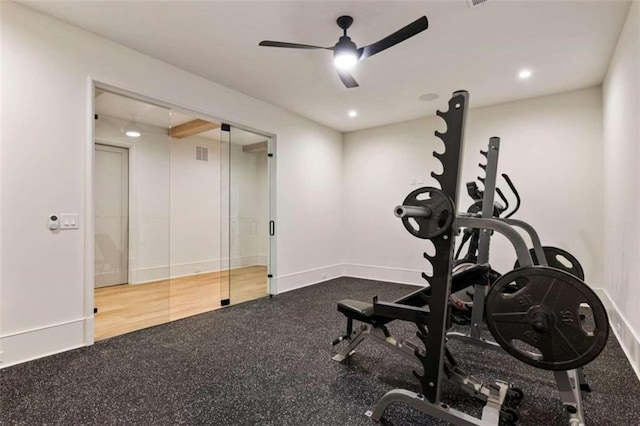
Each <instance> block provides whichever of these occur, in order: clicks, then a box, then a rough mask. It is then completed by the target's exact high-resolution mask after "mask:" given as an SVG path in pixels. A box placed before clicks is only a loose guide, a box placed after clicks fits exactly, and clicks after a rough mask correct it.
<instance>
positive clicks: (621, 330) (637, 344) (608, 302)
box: [593, 288, 640, 379]
mask: <svg viewBox="0 0 640 426" xmlns="http://www.w3.org/2000/svg"><path fill="white" fill-rule="evenodd" d="M593 290H594V291H595V292H596V294H597V295H598V297H600V300H602V303H603V304H604V306H605V308H606V309H607V314H608V315H609V324H610V325H611V330H612V331H613V334H615V336H616V338H617V339H618V342H619V343H620V346H621V347H622V350H623V351H624V354H625V355H626V356H627V359H628V360H629V363H630V364H631V367H633V371H635V373H636V376H638V379H640V336H638V335H637V334H636V332H635V331H634V330H633V328H632V327H631V325H630V324H629V321H627V319H626V318H625V316H624V315H623V314H622V313H621V312H620V309H618V306H617V305H616V304H615V302H614V301H613V299H611V297H610V296H609V293H607V291H606V290H604V289H600V288H594V289H593Z"/></svg>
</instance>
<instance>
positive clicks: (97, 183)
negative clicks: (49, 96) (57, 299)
mask: <svg viewBox="0 0 640 426" xmlns="http://www.w3.org/2000/svg"><path fill="white" fill-rule="evenodd" d="M94 188H95V222H94V232H95V248H94V261H95V270H94V274H95V282H94V286H95V288H99V287H108V286H112V285H119V284H127V283H128V282H129V150H128V149H125V148H119V147H114V146H108V145H102V144H96V145H95V180H94Z"/></svg>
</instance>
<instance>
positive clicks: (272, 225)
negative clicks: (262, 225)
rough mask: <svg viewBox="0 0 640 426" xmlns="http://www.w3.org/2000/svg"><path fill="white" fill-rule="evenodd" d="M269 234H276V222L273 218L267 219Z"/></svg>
mask: <svg viewBox="0 0 640 426" xmlns="http://www.w3.org/2000/svg"><path fill="white" fill-rule="evenodd" d="M269 235H270V236H272V237H273V236H274V235H276V223H275V222H274V221H273V220H270V221H269Z"/></svg>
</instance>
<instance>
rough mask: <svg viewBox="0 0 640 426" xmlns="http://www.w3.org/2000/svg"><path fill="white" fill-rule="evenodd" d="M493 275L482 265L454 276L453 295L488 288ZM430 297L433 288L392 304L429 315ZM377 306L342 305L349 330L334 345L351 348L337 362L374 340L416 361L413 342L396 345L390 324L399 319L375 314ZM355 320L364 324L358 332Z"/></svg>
mask: <svg viewBox="0 0 640 426" xmlns="http://www.w3.org/2000/svg"><path fill="white" fill-rule="evenodd" d="M491 271H492V269H491V266H490V265H489V264H480V265H474V266H472V267H470V268H469V269H466V270H464V271H460V272H457V273H455V274H453V275H452V277H451V293H455V292H457V291H460V290H464V289H465V288H468V287H470V286H473V285H474V284H481V283H484V284H487V283H488V282H489V273H490V272H491ZM423 276H424V274H423ZM430 296H431V288H430V287H424V288H421V289H419V290H416V291H414V292H412V293H409V294H407V295H406V296H403V297H401V298H399V299H397V300H395V301H393V302H392V304H394V305H400V306H403V307H414V308H421V310H422V311H421V312H422V314H423V315H429V307H428V304H429V298H430ZM375 302H376V298H374V301H373V302H372V303H370V302H362V301H359V300H352V299H344V300H341V301H340V302H338V312H340V313H342V314H343V315H344V316H346V317H347V330H346V333H345V334H344V336H340V337H338V338H337V339H335V340H334V341H333V342H332V345H333V346H336V345H337V344H338V343H340V342H342V341H344V340H348V341H349V344H348V345H347V346H346V347H345V348H344V349H343V350H342V351H340V352H339V353H338V354H336V355H335V356H334V357H333V360H334V361H338V362H342V361H344V360H345V359H347V358H348V357H350V356H351V355H353V353H354V352H355V348H356V346H358V345H359V344H360V343H361V342H362V341H363V340H364V339H366V338H372V339H374V340H375V341H377V342H378V343H382V344H383V345H386V346H390V347H391V348H392V349H395V350H397V351H399V352H400V353H401V354H403V355H405V356H407V357H409V358H411V359H412V360H415V355H414V354H415V351H416V350H418V348H417V347H416V346H415V345H413V344H412V343H410V342H406V341H396V340H395V339H394V338H393V337H392V336H391V333H389V330H388V329H387V327H386V324H388V323H389V322H391V321H394V320H395V319H396V318H391V317H389V316H381V315H376V314H374V309H373V305H374V303H375ZM354 320H355V321H359V322H361V323H363V324H362V325H361V326H360V327H358V329H357V330H354V329H353V321H354Z"/></svg>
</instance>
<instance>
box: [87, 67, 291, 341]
mask: <svg viewBox="0 0 640 426" xmlns="http://www.w3.org/2000/svg"><path fill="white" fill-rule="evenodd" d="M95 89H101V90H106V91H109V92H112V93H116V94H119V95H122V96H127V97H130V98H132V99H136V100H139V101H142V102H147V103H150V104H154V105H158V106H161V107H164V108H169V109H173V110H175V111H178V112H182V113H185V114H191V115H192V116H194V117H197V118H201V119H203V120H208V121H213V122H217V123H228V124H230V125H232V126H234V127H238V128H240V129H243V130H247V131H249V132H253V133H257V134H259V135H262V136H265V137H267V138H269V141H270V142H272V143H271V144H270V145H269V146H270V150H269V152H270V153H272V154H273V160H272V163H273V165H274V166H273V168H272V169H271V168H270V171H271V170H272V175H271V176H270V181H269V184H270V186H271V187H270V190H271V193H270V194H269V201H270V204H271V209H270V214H272V216H271V217H270V218H269V220H273V221H275V223H276V232H275V236H273V237H270V244H269V248H270V250H269V252H270V255H269V256H270V257H271V265H269V273H270V274H271V275H272V278H270V279H268V283H269V285H268V291H269V294H270V295H275V294H278V290H277V288H278V284H277V283H278V278H277V277H278V275H277V264H278V262H277V251H276V249H277V243H276V240H277V236H278V232H277V227H278V218H277V198H276V188H277V185H276V183H277V179H276V175H275V163H276V161H275V160H276V158H277V154H276V152H277V151H276V150H277V135H276V134H275V133H270V132H265V131H263V130H259V129H254V128H252V127H250V126H245V125H242V124H238V123H236V122H234V121H232V120H227V119H224V118H220V117H217V116H216V115H215V114H211V113H209V112H207V111H202V110H199V109H198V108H193V107H189V106H186V105H181V104H178V103H175V102H171V101H168V100H164V99H159V98H156V97H153V96H149V95H146V94H142V93H139V92H136V91H135V88H128V89H125V88H122V87H121V86H120V85H119V84H118V83H117V82H112V83H110V82H107V81H104V80H98V79H95V78H94V77H92V76H88V77H87V80H86V86H85V90H86V92H85V95H86V98H85V100H86V106H87V109H86V111H87V113H86V122H85V123H86V125H85V129H86V135H85V146H84V151H85V161H84V182H85V185H84V223H85V229H84V254H85V256H84V313H85V315H84V317H85V318H86V319H87V320H86V321H85V323H84V324H85V325H84V343H85V344H86V345H92V344H93V343H94V341H95V339H94V328H95V327H94V315H95V313H94V303H95V302H94V300H95V294H94V293H95V288H94V273H95V266H94V261H95V260H94V241H95V236H94V218H93V215H94V207H93V204H94V194H93V164H94V144H95V141H96V139H95V129H94V125H95V123H94V121H95ZM111 142H113V141H111ZM116 146H117V145H116ZM134 148H135V147H134ZM129 153H130V154H133V153H134V152H133V151H129ZM132 158H133V155H130V156H129V161H130V162H131V159H132ZM130 166H131V164H130ZM129 172H130V174H132V169H131V168H130V169H129ZM132 182H133V180H132V179H131V178H130V179H129V185H131V184H132ZM130 193H131V192H130ZM129 201H130V204H129V208H130V209H131V206H132V205H135V204H134V203H133V202H131V201H132V200H131V199H130V200H129ZM130 213H131V212H130ZM134 214H135V211H134ZM129 221H130V222H134V219H133V216H130V219H129ZM129 231H130V232H129V235H131V228H129ZM132 247H133V246H131V245H130V246H129V248H130V250H131V249H132ZM129 267H130V268H131V262H129ZM131 276H132V275H131V274H130V275H129V280H131Z"/></svg>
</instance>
